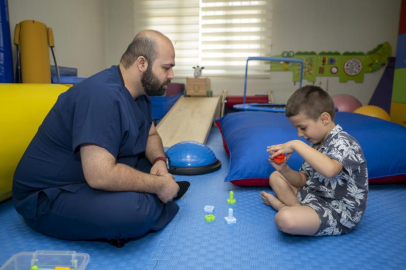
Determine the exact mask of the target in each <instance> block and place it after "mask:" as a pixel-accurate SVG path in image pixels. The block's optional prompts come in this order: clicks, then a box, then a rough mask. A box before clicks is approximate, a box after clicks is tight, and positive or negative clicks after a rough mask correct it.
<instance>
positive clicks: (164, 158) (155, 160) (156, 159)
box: [154, 157, 168, 165]
mask: <svg viewBox="0 0 406 270" xmlns="http://www.w3.org/2000/svg"><path fill="white" fill-rule="evenodd" d="M158 160H162V161H165V163H166V164H167V165H168V159H167V158H166V157H157V158H155V159H154V164H155V163H156V162H157V161H158Z"/></svg>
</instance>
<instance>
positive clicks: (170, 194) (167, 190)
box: [156, 173, 179, 203]
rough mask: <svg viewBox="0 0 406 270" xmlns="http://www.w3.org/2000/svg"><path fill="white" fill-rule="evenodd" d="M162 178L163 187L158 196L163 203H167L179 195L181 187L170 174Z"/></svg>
mask: <svg viewBox="0 0 406 270" xmlns="http://www.w3.org/2000/svg"><path fill="white" fill-rule="evenodd" d="M160 177H161V180H162V182H163V185H162V186H161V188H160V190H159V191H158V192H157V193H156V195H157V196H158V198H159V199H160V200H161V201H162V202H163V203H167V202H169V201H172V199H173V198H174V197H175V196H176V194H178V191H179V185H178V184H177V183H176V182H175V178H174V177H173V175H172V174H170V173H167V174H164V175H162V176H160Z"/></svg>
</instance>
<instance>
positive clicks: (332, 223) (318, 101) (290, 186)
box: [261, 86, 368, 236]
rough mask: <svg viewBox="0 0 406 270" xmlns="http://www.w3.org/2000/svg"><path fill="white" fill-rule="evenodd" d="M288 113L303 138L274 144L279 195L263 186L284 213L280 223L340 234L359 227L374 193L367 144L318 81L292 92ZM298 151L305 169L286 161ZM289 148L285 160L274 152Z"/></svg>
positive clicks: (300, 230) (273, 181)
mask: <svg viewBox="0 0 406 270" xmlns="http://www.w3.org/2000/svg"><path fill="white" fill-rule="evenodd" d="M286 116H287V117H288V118H289V121H290V122H291V123H292V125H293V126H294V127H295V128H296V129H297V131H298V136H299V137H302V138H304V139H305V140H307V141H308V142H310V143H311V145H310V146H309V145H307V144H306V143H304V142H302V141H300V140H293V141H289V142H286V143H284V144H279V145H272V146H269V147H268V149H267V151H268V152H269V153H270V156H269V162H270V163H271V164H272V166H273V167H274V168H275V170H276V171H275V172H273V173H272V174H271V176H270V177H269V184H270V186H271V187H272V190H273V191H274V192H275V194H276V196H277V197H275V196H273V195H272V194H269V193H266V192H264V191H262V192H261V197H262V199H263V201H264V203H265V204H267V205H270V206H272V207H273V208H274V209H275V210H276V211H278V213H277V214H276V216H275V223H276V225H277V226H278V228H279V229H280V230H281V231H283V232H285V233H289V234H293V235H314V236H321V235H340V234H345V233H348V232H350V231H352V230H354V229H355V228H356V227H357V225H358V223H359V222H360V220H361V218H362V216H363V214H364V211H365V208H366V203H367V198H368V171H367V164H366V160H365V158H364V154H363V152H362V149H361V147H360V146H359V144H358V142H357V141H356V140H355V139H354V138H353V137H351V136H350V135H349V134H348V133H346V132H344V131H343V130H342V128H341V126H340V125H336V124H335V123H334V116H335V111H334V103H333V100H332V99H331V97H330V96H329V95H328V93H327V92H325V91H324V90H322V89H321V88H320V87H317V86H304V87H302V88H300V89H299V90H297V91H296V92H295V93H293V95H292V96H291V97H290V98H289V100H288V102H287V104H286ZM295 151H296V152H297V153H298V154H299V155H300V156H301V157H302V158H303V159H304V163H303V165H302V167H301V168H300V170H299V172H297V171H294V170H292V169H291V168H289V166H288V165H287V164H286V161H287V160H288V159H289V157H290V155H291V154H292V153H293V152H295ZM282 153H285V154H286V159H285V162H282V163H281V164H278V163H279V162H278V163H276V162H275V160H274V158H275V157H276V156H278V155H279V154H282Z"/></svg>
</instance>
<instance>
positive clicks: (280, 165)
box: [268, 154, 287, 171]
mask: <svg viewBox="0 0 406 270" xmlns="http://www.w3.org/2000/svg"><path fill="white" fill-rule="evenodd" d="M268 161H269V163H271V165H272V166H273V167H274V168H275V170H277V171H281V170H283V168H285V167H286V166H287V164H286V161H287V159H286V157H284V158H283V161H282V162H279V161H278V162H277V160H275V158H272V155H271V154H270V155H269V158H268Z"/></svg>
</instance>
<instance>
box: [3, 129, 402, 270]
mask: <svg viewBox="0 0 406 270" xmlns="http://www.w3.org/2000/svg"><path fill="white" fill-rule="evenodd" d="M207 145H208V146H209V147H210V148H211V149H212V150H213V152H214V153H215V154H216V156H217V158H218V159H220V160H221V162H222V168H221V169H220V170H218V171H216V172H213V173H210V174H206V175H199V176H192V177H191V176H176V179H177V180H189V181H190V182H191V187H190V189H189V191H188V192H187V193H186V194H185V196H184V197H183V198H182V199H180V200H179V201H178V202H179V205H180V210H179V213H178V214H177V216H176V217H175V219H174V220H173V221H172V222H171V223H170V224H169V225H168V226H167V227H166V228H165V229H164V230H162V231H160V232H157V233H151V234H149V235H147V236H146V237H144V238H142V239H139V240H133V241H130V242H128V243H127V244H126V245H125V246H124V247H123V248H121V249H118V248H115V247H113V246H110V245H108V244H106V243H105V242H98V241H79V242H71V241H64V240H58V239H53V238H50V237H47V236H44V235H41V234H39V233H37V232H35V231H33V230H31V229H30V228H29V227H28V226H27V225H26V224H25V223H24V221H23V220H22V218H21V217H20V216H19V215H18V214H17V213H16V211H15V209H14V207H13V205H12V202H11V201H10V200H9V201H6V202H3V203H1V204H0V265H2V264H4V263H5V262H6V261H7V260H8V259H9V258H10V257H11V256H12V255H14V254H16V253H19V252H23V251H29V252H33V251H36V250H71V251H72V250H73V251H76V252H78V253H88V254H89V255H90V262H89V264H88V266H87V268H86V269H92V270H100V269H103V270H107V269H357V270H358V269H406V256H405V253H406V208H405V206H406V185H380V186H370V196H369V201H368V207H367V210H366V213H365V216H364V218H363V220H362V221H361V223H360V225H359V227H358V228H357V229H356V230H355V231H354V232H352V233H350V234H348V235H342V236H328V237H298V236H290V235H287V234H284V233H282V232H280V231H279V230H278V229H277V228H276V226H275V224H274V221H273V218H274V216H275V214H276V212H275V211H274V210H273V209H271V208H270V207H269V206H266V205H264V204H263V203H262V200H261V198H260V195H259V192H260V191H261V190H264V189H266V188H252V187H251V188H248V187H238V186H234V185H233V184H231V183H229V182H224V178H225V176H226V175H227V170H228V159H227V155H226V153H225V151H224V150H223V146H222V139H221V136H220V133H219V131H218V129H217V128H213V129H212V131H211V133H210V136H209V141H208V143H207ZM231 190H232V191H233V192H234V198H235V199H236V200H237V203H236V204H235V205H233V206H232V208H233V209H234V216H235V217H236V218H237V223H236V224H231V225H228V224H227V223H226V221H225V220H224V217H225V216H227V212H228V208H229V207H230V205H228V204H227V198H228V196H229V192H230V191H231ZM268 191H269V190H268ZM205 205H213V206H214V207H215V209H214V213H213V214H214V215H215V216H216V220H215V221H214V222H212V223H207V222H206V221H205V219H204V215H205V213H204V210H203V208H204V206H205Z"/></svg>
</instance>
